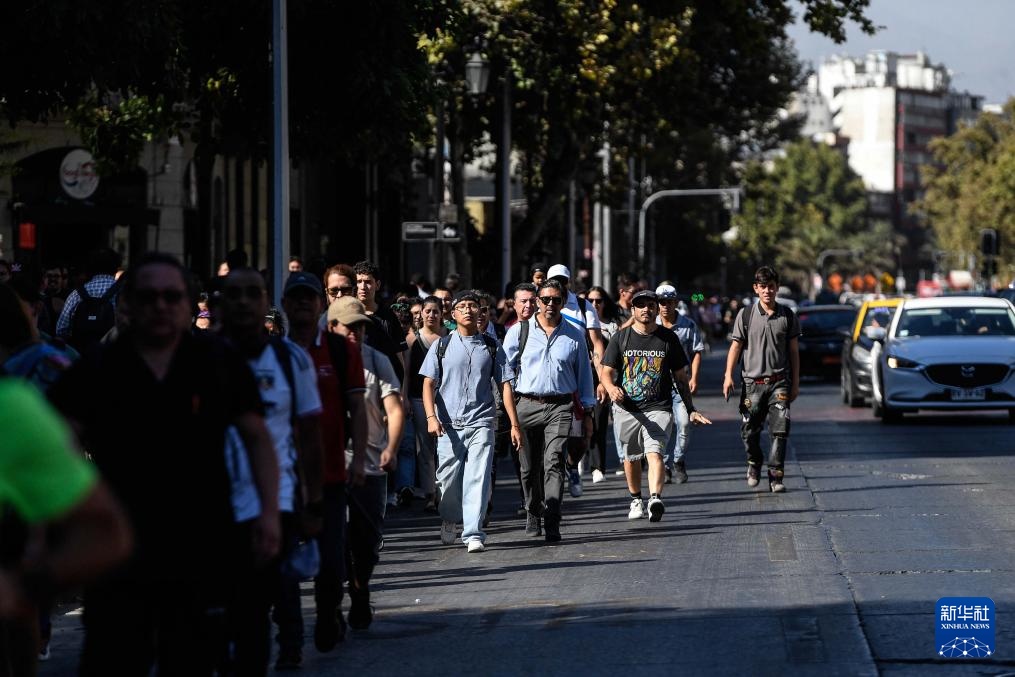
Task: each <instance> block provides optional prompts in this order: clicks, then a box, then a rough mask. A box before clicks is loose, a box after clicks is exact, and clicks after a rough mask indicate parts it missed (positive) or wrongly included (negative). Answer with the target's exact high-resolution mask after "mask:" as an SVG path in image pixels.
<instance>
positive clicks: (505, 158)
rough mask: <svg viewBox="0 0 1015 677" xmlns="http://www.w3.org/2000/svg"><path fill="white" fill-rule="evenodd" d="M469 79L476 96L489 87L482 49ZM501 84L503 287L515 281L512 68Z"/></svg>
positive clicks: (498, 193)
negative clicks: (513, 261)
mask: <svg viewBox="0 0 1015 677" xmlns="http://www.w3.org/2000/svg"><path fill="white" fill-rule="evenodd" d="M465 80H466V82H467V83H468V85H469V92H470V93H471V94H472V95H473V96H479V95H480V94H482V93H483V92H485V91H486V88H487V86H488V84H489V81H490V62H489V61H488V60H487V59H486V58H485V57H484V56H483V54H482V53H481V52H479V51H475V52H473V53H472V56H470V57H469V60H468V61H466V62H465ZM501 88H502V89H501V96H500V130H499V135H498V138H497V172H496V174H497V178H496V183H495V186H494V196H495V197H494V204H495V205H496V210H497V217H498V220H499V221H500V270H501V273H500V277H501V289H506V288H507V286H508V283H509V282H510V281H511V72H510V70H508V69H506V68H505V70H504V78H503V80H502V82H501ZM491 136H493V135H492V134H491Z"/></svg>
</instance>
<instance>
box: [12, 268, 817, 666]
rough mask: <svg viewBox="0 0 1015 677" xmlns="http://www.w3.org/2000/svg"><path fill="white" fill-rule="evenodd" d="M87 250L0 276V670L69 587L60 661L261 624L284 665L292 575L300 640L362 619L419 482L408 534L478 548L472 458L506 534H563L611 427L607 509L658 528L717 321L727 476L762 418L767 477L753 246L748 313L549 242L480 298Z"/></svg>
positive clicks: (451, 281) (765, 388)
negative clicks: (310, 615)
mask: <svg viewBox="0 0 1015 677" xmlns="http://www.w3.org/2000/svg"><path fill="white" fill-rule="evenodd" d="M87 271H88V275H87V278H86V279H84V280H82V281H80V283H79V284H78V285H77V286H75V287H74V288H72V289H70V290H68V289H67V287H66V286H65V285H64V283H63V281H64V279H65V277H66V276H65V275H64V273H63V272H62V271H61V269H60V268H53V269H51V270H47V271H45V273H44V274H43V275H42V276H38V275H36V276H34V277H33V276H29V275H25V274H20V275H19V274H15V275H9V276H8V279H7V281H6V283H4V284H0V314H2V317H0V402H2V403H3V404H2V406H0V415H2V416H3V418H4V420H5V421H7V423H4V426H5V430H6V431H11V430H13V431H15V435H14V436H13V437H11V436H7V435H5V437H4V439H5V440H6V441H5V442H4V443H3V444H0V471H2V472H0V509H2V510H3V512H2V521H0V536H2V538H0V543H3V545H4V547H3V548H2V549H0V676H2V675H6V674H33V671H34V667H33V666H34V661H35V660H36V658H40V659H43V660H44V659H46V658H47V657H48V651H49V649H48V635H47V633H48V615H49V614H48V610H49V608H50V606H51V604H52V603H53V601H54V599H55V597H56V596H57V595H58V594H60V593H61V592H63V591H67V590H68V589H70V587H71V586H76V585H81V586H83V590H84V592H83V599H84V610H85V611H84V616H83V622H84V628H85V634H84V645H83V649H82V655H81V660H80V672H81V674H83V675H108V674H131V675H133V674H136V675H146V674H148V673H149V671H150V670H151V669H152V667H157V669H158V671H159V674H165V675H174V674H186V675H202V674H207V675H210V674H222V675H231V674H236V675H257V674H265V673H266V671H267V669H268V666H269V664H270V657H271V656H272V654H273V651H272V635H273V631H272V625H273V624H274V626H275V627H276V628H277V630H276V631H275V632H274V636H275V639H276V641H277V644H278V647H277V649H276V650H275V651H274V656H275V661H274V666H275V668H276V669H278V670H284V669H297V668H299V667H300V665H301V663H302V658H303V647H304V643H305V639H304V626H303V614H302V610H301V605H300V582H301V581H306V580H311V579H312V580H313V585H314V602H315V614H314V615H315V620H314V627H313V630H312V637H313V643H314V645H315V647H316V648H317V649H318V650H319V651H321V652H329V651H331V650H333V649H334V648H335V647H336V645H337V644H338V643H340V642H341V641H342V640H343V639H344V637H345V635H346V632H347V629H348V628H352V629H353V630H358V631H365V630H367V629H368V628H369V627H370V625H371V623H372V619H373V614H374V608H373V605H372V598H371V578H372V574H373V571H374V568H375V567H376V566H377V564H378V562H379V560H380V557H381V552H382V550H383V544H384V521H385V516H386V514H387V511H389V510H391V509H407V508H410V507H411V506H413V505H419V504H421V505H422V510H423V511H424V513H428V514H431V515H433V528H434V532H433V537H434V539H438V538H439V539H440V542H441V543H443V544H445V545H447V546H452V545H454V544H455V543H459V544H460V546H459V547H464V548H465V549H466V550H467V552H468V553H482V552H483V551H485V550H486V549H487V548H488V547H490V546H491V545H493V544H491V543H490V542H489V540H488V536H487V533H486V531H485V529H486V528H487V525H488V523H489V520H490V519H491V512H492V500H493V487H494V485H495V483H496V482H497V479H498V478H497V472H496V470H497V463H496V459H497V458H505V459H510V462H511V465H512V466H513V467H514V470H515V478H514V481H515V482H516V483H517V491H518V500H519V503H518V506H517V510H516V511H512V514H513V515H515V517H513V518H512V519H517V525H518V528H519V529H520V530H523V531H524V533H525V534H526V535H528V536H530V537H533V538H542V539H543V540H544V542H546V543H554V542H557V541H560V540H561V539H562V538H564V537H565V536H566V534H565V533H562V529H561V524H562V517H563V516H564V515H565V514H566V507H565V494H567V495H569V496H570V498H571V499H572V500H573V499H578V498H580V497H581V496H582V494H583V482H584V481H586V480H587V479H590V480H591V481H592V482H593V483H600V482H603V481H605V480H606V479H607V475H606V472H607V461H608V459H607V451H606V450H607V446H608V444H607V442H608V440H610V439H612V440H613V441H614V446H615V448H616V452H617V456H618V467H619V470H618V471H617V474H618V475H623V476H624V479H625V480H626V485H627V489H628V492H629V494H630V504H629V505H627V506H626V507H625V510H626V513H627V516H628V518H629V519H632V520H637V519H642V518H646V519H648V520H649V521H650V522H658V521H660V520H661V519H662V518H663V515H664V513H665V510H666V504H665V500H664V497H663V494H664V490H665V485H667V484H670V483H672V482H677V483H683V482H686V481H688V477H689V473H688V463H687V455H688V450H689V447H690V442H691V438H692V433H691V428H692V427H693V426H694V425H708V424H710V423H711V421H710V420H709V419H708V418H707V417H706V416H705V415H704V414H703V413H702V412H700V411H698V410H697V409H696V408H695V406H694V395H695V393H696V392H697V390H698V385H699V369H700V364H701V359H702V354H703V353H704V352H705V351H706V350H707V345H708V342H709V340H710V339H711V340H715V339H716V338H717V336H725V335H726V334H727V333H729V334H730V335H731V337H732V345H733V348H731V350H730V353H729V356H728V360H727V370H726V376H725V382H724V384H723V390H724V393H725V394H726V397H727V398H728V397H729V395H730V393H731V391H732V389H733V374H734V371H735V369H736V367H737V365H739V364H741V354H742V355H743V366H742V372H743V376H744V385H743V387H742V393H741V402H740V406H741V411H742V413H743V425H742V434H743V439H744V445H745V450H746V452H747V457H748V459H747V460H748V473H747V483H748V486H751V487H754V486H757V484H758V482H759V478H760V468H761V467H762V465H763V464H764V461H765V459H764V458H763V454H762V451H761V447H760V435H761V432H762V428H763V426H764V424H765V422H766V421H767V423H768V426H769V432H770V435H771V437H772V445H771V450H770V453H769V456H768V460H767V464H768V474H769V483H770V486H769V488H770V490H771V491H773V492H781V491H784V490H785V485H784V483H783V464H784V457H785V443H786V438H787V436H788V434H789V419H790V417H789V405H790V403H791V402H792V400H793V399H795V398H796V395H797V392H798V390H799V387H798V374H797V370H796V369H795V367H796V360H797V358H796V336H797V335H798V334H799V327H798V325H797V324H796V323H795V315H794V314H793V313H787V312H785V311H784V310H780V308H781V306H779V304H777V303H775V300H774V294H775V290H776V289H777V287H778V276H777V275H776V273H775V271H773V270H771V269H769V268H762V269H760V270H759V271H758V273H757V275H756V277H755V286H754V291H755V293H756V294H757V295H758V299H759V302H758V303H757V304H755V305H752V306H750V308H749V309H748V311H747V312H738V308H737V306H736V305H735V301H734V302H731V303H730V304H729V305H728V306H727V307H726V308H725V309H723V308H714V307H712V304H709V303H698V302H692V304H691V305H690V306H688V304H687V303H686V301H685V300H683V299H681V298H680V297H679V295H678V293H677V290H676V288H675V287H674V286H673V285H671V284H669V283H663V284H660V285H658V286H657V287H655V288H652V289H650V288H647V287H646V286H645V285H644V284H643V283H642V282H640V281H637V280H635V279H634V278H632V277H629V276H626V275H621V276H619V277H618V279H617V285H616V292H617V293H616V299H614V297H613V296H611V295H610V293H609V292H608V291H607V290H606V289H605V288H603V287H601V286H591V287H585V286H584V285H583V284H581V282H580V280H573V279H572V274H571V271H570V270H569V269H568V268H567V267H566V266H564V265H562V264H555V265H545V264H536V265H534V266H533V267H532V269H531V277H530V279H529V280H526V281H523V282H521V283H519V284H516V285H512V287H511V288H510V289H508V290H506V294H505V296H503V297H502V296H500V295H495V294H491V293H489V292H486V291H483V290H479V289H470V288H467V287H465V286H464V285H463V284H462V280H461V279H460V278H459V277H458V276H449V277H448V279H447V280H445V283H444V285H443V286H441V287H436V288H431V286H430V285H429V284H428V282H427V281H426V280H425V279H424V278H423V277H422V276H419V275H417V276H413V278H412V281H411V283H410V284H409V285H407V287H406V288H405V289H400V288H399V287H398V286H397V285H388V286H386V285H385V276H384V274H383V272H382V271H381V269H380V268H379V267H378V266H377V265H375V264H373V263H371V262H369V261H360V262H357V263H355V264H347V263H339V264H337V265H333V266H331V267H329V268H326V269H324V270H323V271H322V272H321V273H320V274H319V275H318V274H314V273H312V272H310V271H308V270H305V269H304V268H303V263H302V261H301V260H300V259H299V258H297V257H294V258H293V260H292V261H291V262H290V264H289V275H288V277H287V279H286V281H285V285H284V288H283V289H282V290H281V302H280V304H279V306H278V307H274V306H273V305H272V304H271V302H270V298H269V294H268V291H267V286H266V282H265V277H266V276H265V275H264V271H258V270H255V269H253V268H250V267H249V266H248V265H247V263H246V261H245V257H244V256H243V255H242V253H241V252H234V253H231V255H230V258H229V260H227V261H225V262H223V263H222V265H221V266H220V267H219V269H218V275H217V276H216V278H215V279H213V280H212V281H211V282H209V283H208V284H206V285H203V288H201V289H199V288H198V286H197V283H196V281H195V277H194V276H193V275H192V273H191V272H190V271H188V270H187V269H185V268H184V267H183V266H182V265H181V264H180V263H179V262H178V261H177V260H176V259H174V258H173V257H171V256H168V255H165V254H159V253H153V254H149V255H147V256H145V257H144V258H143V259H141V260H140V261H137V262H135V263H133V264H132V265H131V266H130V267H129V268H128V269H127V270H126V271H125V272H123V271H121V270H120V261H119V258H118V256H117V255H116V254H115V253H114V252H112V251H108V250H102V251H98V252H95V253H94V254H93V255H92V256H91V258H90V260H89V265H88V267H87ZM120 273H122V274H120ZM65 292H66V293H65ZM392 292H393V293H392ZM57 299H60V300H61V301H62V303H57ZM717 304H718V301H717ZM754 315H758V317H757V318H754ZM752 318H754V319H753V320H752ZM49 330H51V331H49ZM26 384H28V385H26ZM43 397H45V398H46V399H48V404H47V403H46V402H45V401H43ZM54 421H55V422H56V423H53V422H54ZM18 426H21V427H18ZM40 426H41V427H44V428H46V431H47V434H45V435H38V436H37V437H38V439H37V440H34V439H33V434H34V432H36V431H37V430H38V429H39V427H40ZM692 458H693V455H692ZM8 470H9V471H10V476H8ZM646 471H647V489H648V491H647V499H646V494H645V492H644V491H643V489H642V476H643V474H645V473H646ZM691 475H693V471H692V473H691ZM500 480H501V482H504V481H508V480H507V479H506V478H504V477H501V478H500ZM512 491H513V490H512ZM53 524H59V525H60V527H61V528H60V529H52V528H49V526H51V525H53ZM12 535H18V537H17V538H13V537H12ZM97 548H100V549H101V552H99V551H97V550H96V549H97ZM346 597H348V604H346V603H345V598H346Z"/></svg>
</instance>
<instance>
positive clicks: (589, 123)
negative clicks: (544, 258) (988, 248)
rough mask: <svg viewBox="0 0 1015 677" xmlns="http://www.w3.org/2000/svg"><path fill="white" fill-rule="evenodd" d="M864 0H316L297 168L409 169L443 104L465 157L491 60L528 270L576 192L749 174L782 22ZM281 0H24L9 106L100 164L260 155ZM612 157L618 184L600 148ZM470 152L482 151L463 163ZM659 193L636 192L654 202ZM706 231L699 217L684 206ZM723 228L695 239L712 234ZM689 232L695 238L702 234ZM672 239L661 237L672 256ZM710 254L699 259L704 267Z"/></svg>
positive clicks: (776, 95) (9, 11) (0, 48)
mask: <svg viewBox="0 0 1015 677" xmlns="http://www.w3.org/2000/svg"><path fill="white" fill-rule="evenodd" d="M868 4H869V0H730V1H728V2H713V1H712V0H676V1H673V0H644V1H642V2H631V1H621V0H552V1H547V0H425V1H422V2H416V1H413V0H377V1H376V2H368V3H346V2H339V1H338V0H302V1H301V2H291V3H290V8H289V48H290V68H289V77H290V82H289V84H290V104H291V107H290V124H291V127H290V135H291V149H292V153H293V156H294V157H295V158H301V157H314V156H323V157H329V158H336V159H338V160H339V161H343V162H346V163H348V164H350V165H356V164H358V163H364V162H375V163H378V164H380V165H381V166H382V167H383V168H385V169H388V170H389V171H390V170H391V169H392V168H396V167H407V166H408V165H409V160H410V158H411V152H412V151H411V147H412V145H413V144H415V145H416V146H417V148H418V147H420V146H424V147H425V146H427V145H432V144H433V132H432V131H431V130H432V123H433V114H434V111H435V108H436V102H437V101H438V100H440V101H443V102H445V104H446V108H447V109H449V110H451V111H452V112H454V113H455V120H456V123H455V124H456V130H457V133H458V134H459V135H460V137H461V141H463V142H464V144H465V145H466V146H468V147H469V148H475V147H477V146H478V145H479V144H480V143H481V141H482V137H483V134H482V133H483V131H489V130H490V128H491V122H492V121H493V118H494V111H495V110H496V100H495V97H492V96H488V97H486V98H482V99H479V100H475V101H474V100H472V99H471V98H470V97H468V96H466V95H465V83H464V71H465V68H464V64H465V61H466V59H467V58H468V55H469V54H470V53H471V52H472V51H474V50H475V49H476V48H477V41H478V45H479V48H480V49H482V50H483V51H484V52H485V53H486V54H487V56H488V57H489V58H490V60H491V61H492V62H493V64H494V66H495V77H498V76H499V75H501V74H504V73H509V74H510V78H511V82H512V88H513V97H512V98H513V118H512V119H513V125H512V126H513V129H512V132H513V134H512V138H513V140H514V149H515V151H516V152H517V153H518V154H519V155H520V157H521V159H522V162H521V178H522V181H523V185H524V187H525V193H526V199H527V203H528V213H527V216H526V218H525V222H524V223H523V224H521V227H520V228H518V229H517V230H516V233H515V240H516V252H519V256H520V257H522V258H524V257H525V256H526V253H527V252H530V251H535V250H536V249H537V248H538V247H539V246H541V245H540V243H544V242H547V241H558V242H559V241H564V239H565V238H563V237H560V236H559V235H560V231H559V230H554V229H560V228H561V226H562V223H563V214H562V209H561V207H562V204H563V201H564V198H565V196H566V195H567V192H568V187H569V185H570V183H571V181H572V180H575V179H583V177H588V176H591V177H593V179H592V180H591V181H588V180H580V183H582V184H586V185H584V186H583V187H584V188H585V189H586V190H587V191H594V192H595V193H596V194H598V195H599V196H601V197H602V198H603V199H604V201H606V202H608V203H612V204H615V205H618V206H619V205H620V204H622V203H623V202H622V196H623V195H624V194H625V193H626V191H627V188H628V186H627V163H628V160H629V159H634V160H636V161H637V163H638V165H639V167H644V172H641V171H639V174H640V176H639V177H638V178H639V180H640V181H641V182H642V189H643V190H642V193H644V192H647V188H648V187H649V181H650V180H651V187H652V188H654V189H658V188H666V187H674V188H679V187H702V186H709V187H711V186H716V185H731V184H733V183H736V182H737V170H736V164H735V163H736V162H737V161H739V160H742V159H744V158H745V157H749V156H750V155H752V154H754V153H757V152H758V151H761V150H764V149H766V148H770V147H772V146H774V145H775V144H777V143H779V142H781V141H782V140H784V139H786V138H788V137H789V136H790V135H791V133H792V127H791V126H790V125H787V124H784V122H783V121H782V119H781V118H780V117H779V115H778V113H779V111H780V109H781V108H782V107H783V106H784V105H785V103H786V101H787V100H788V97H789V95H790V93H791V92H792V91H793V90H794V89H795V88H796V86H797V85H798V84H799V79H800V73H799V65H798V63H797V59H796V56H795V53H794V50H793V47H792V44H791V43H790V41H789V40H788V38H787V35H786V27H787V26H788V25H789V24H790V23H791V22H792V21H793V19H794V11H795V10H799V11H801V12H802V16H803V19H804V21H805V22H807V23H808V25H810V27H811V28H812V29H813V30H815V31H818V32H821V33H824V34H826V35H828V36H830V37H832V38H833V39H835V40H837V41H841V40H842V39H844V35H845V33H844V31H845V27H846V25H847V24H849V23H855V24H857V25H859V27H860V28H861V29H862V30H864V31H866V32H873V30H874V26H873V25H871V23H870V22H869V21H868V20H867V19H866V18H865V16H864V11H865V9H866V7H867V6H868ZM270 10H271V3H270V1H269V0H254V1H253V2H240V1H239V0H222V1H221V2H213V3H207V2H199V1H198V0H131V1H129V2H128V1H127V0H110V1H109V2H102V3H90V4H87V3H86V4H81V3H73V2H70V1H69V0H52V1H51V2H46V3H38V2H33V1H32V0H11V2H8V3H7V6H6V7H5V28H6V29H7V30H6V31H5V40H4V41H0V57H3V58H4V63H7V64H16V67H8V68H5V69H3V71H2V72H0V114H2V115H3V116H4V117H6V118H7V120H8V121H9V122H11V123H12V124H15V123H17V122H20V121H24V120H39V119H44V118H46V117H47V116H50V115H53V114H54V113H57V112H59V113H60V114H63V113H65V112H67V111H70V112H72V115H71V120H72V121H73V123H74V124H75V125H76V126H77V128H78V129H80V130H81V132H82V136H83V138H84V139H85V140H86V143H87V144H88V145H89V146H90V147H91V149H92V150H93V151H94V152H95V154H96V156H97V157H98V158H99V159H100V160H101V161H103V162H105V163H107V164H109V165H112V166H122V165H129V164H130V163H132V162H133V161H134V159H135V158H136V156H137V152H138V150H139V149H140V148H141V144H143V143H144V142H145V141H146V140H149V139H152V138H155V137H159V136H163V137H164V136H166V135H169V134H182V135H186V136H188V137H189V138H191V139H193V140H195V141H197V142H198V143H199V148H200V149H201V152H202V154H203V155H204V157H207V156H208V155H209V154H212V153H229V154H234V155H247V156H253V157H265V156H266V155H267V153H268V148H269V145H268V140H269V138H270V130H271V126H270V114H271V97H272V91H271V77H270V40H271V11H270ZM606 146H608V147H609V148H610V154H609V157H610V162H609V163H608V170H609V171H608V175H607V176H606V177H605V178H604V177H601V176H599V171H598V169H595V170H594V171H592V170H591V168H598V167H599V164H600V161H599V160H598V159H597V153H599V152H600V150H601V149H603V148H604V147H606ZM465 155H466V157H468V155H469V153H468V152H466V153H465ZM643 197H644V194H641V195H640V196H639V202H640V199H641V198H643ZM681 218H683V219H684V220H685V225H686V227H687V228H698V230H701V225H700V223H701V219H700V218H698V216H696V215H695V213H694V208H693V207H692V208H690V210H689V211H687V212H685V213H683V214H682V216H681ZM716 235H717V234H715V233H709V234H705V235H702V234H701V233H698V234H697V235H696V237H697V239H698V240H700V241H707V242H712V243H713V244H714V243H715V242H717V238H716ZM690 239H691V240H694V238H690ZM671 244H672V243H671V242H667V241H666V240H665V238H663V239H662V240H660V242H659V245H660V246H663V247H667V246H669V245H671ZM701 259H702V257H701V256H698V257H690V258H689V259H687V260H686V263H688V264H689V265H692V266H694V265H698V266H700V265H701Z"/></svg>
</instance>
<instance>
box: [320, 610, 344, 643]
mask: <svg viewBox="0 0 1015 677" xmlns="http://www.w3.org/2000/svg"><path fill="white" fill-rule="evenodd" d="M343 641H345V619H344V618H342V615H341V614H340V613H338V611H335V612H334V613H331V614H325V615H324V617H323V618H322V617H320V616H318V618H317V624H316V625H314V647H315V648H316V649H317V650H318V651H320V652H321V653H328V652H329V651H331V650H332V649H334V648H335V645H337V644H338V643H339V642H343Z"/></svg>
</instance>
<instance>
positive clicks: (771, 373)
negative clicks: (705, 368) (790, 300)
mask: <svg viewBox="0 0 1015 677" xmlns="http://www.w3.org/2000/svg"><path fill="white" fill-rule="evenodd" d="M778 289H779V274H778V273H776V272H775V270H773V269H772V268H770V267H768V266H762V267H761V268H758V270H757V271H756V272H755V273H754V293H755V294H757V295H758V302H757V303H755V304H754V305H751V306H747V307H746V308H744V309H742V310H741V311H740V313H739V314H738V315H737V317H736V320H735V321H734V322H733V332H732V337H731V338H732V339H733V341H732V343H731V344H730V352H729V354H728V355H727V356H726V376H725V378H724V379H723V385H722V392H723V395H724V396H725V397H726V399H727V400H729V398H730V393H732V392H733V370H734V368H735V367H736V365H737V363H738V362H739V361H740V356H741V354H743V358H744V363H743V367H742V374H741V375H742V376H743V385H742V386H741V396H740V413H741V414H742V416H743V423H742V424H741V426H740V436H741V437H742V438H743V440H744V447H745V449H746V450H747V486H749V487H752V488H753V487H756V486H758V482H759V479H760V476H761V465H762V462H763V458H762V453H761V430H762V428H764V426H765V419H766V418H767V419H768V434H769V436H770V437H771V441H772V446H771V450H770V451H769V455H768V488H769V490H770V491H772V492H774V493H780V492H783V491H785V490H786V486H785V484H783V464H784V462H785V459H786V439H787V438H788V437H789V428H790V416H789V407H790V403H791V402H793V401H794V400H796V398H797V395H799V394H800V352H799V350H798V346H797V339H798V337H799V336H800V323H799V321H798V320H797V316H796V313H794V312H793V311H792V310H790V309H789V308H788V307H786V306H783V305H781V304H779V303H776V301H775V295H776V292H777V291H778Z"/></svg>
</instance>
